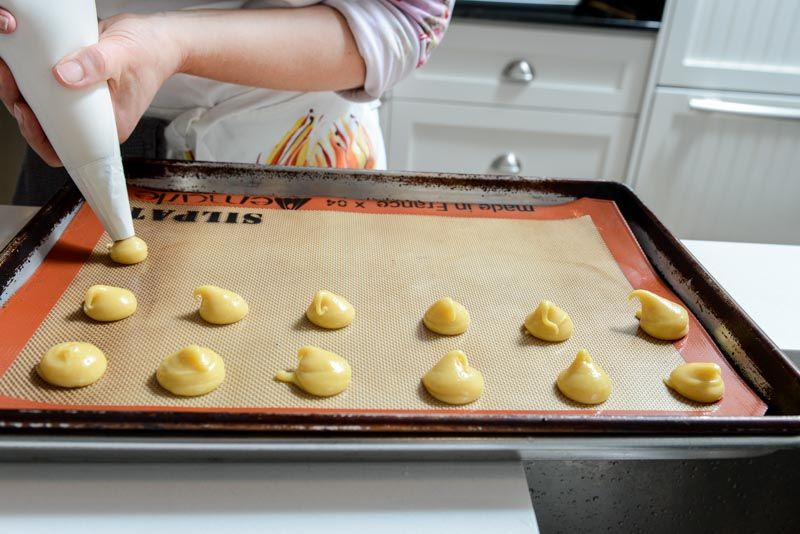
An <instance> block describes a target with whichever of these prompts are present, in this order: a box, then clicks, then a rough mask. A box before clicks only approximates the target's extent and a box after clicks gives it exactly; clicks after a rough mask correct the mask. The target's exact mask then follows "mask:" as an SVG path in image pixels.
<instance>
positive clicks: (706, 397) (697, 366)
mask: <svg viewBox="0 0 800 534" xmlns="http://www.w3.org/2000/svg"><path fill="white" fill-rule="evenodd" d="M664 383H665V384H666V385H668V386H669V387H671V388H672V389H674V390H675V391H677V392H678V393H680V394H681V395H683V396H684V397H686V398H687V399H689V400H693V401H695V402H704V403H710V402H717V401H718V400H720V399H721V398H722V396H723V395H724V394H725V383H724V382H723V381H722V373H721V371H720V368H719V365H717V364H716V363H700V362H695V363H685V364H683V365H679V366H678V367H676V368H675V369H674V370H673V371H672V373H670V375H669V378H667V379H665V380H664Z"/></svg>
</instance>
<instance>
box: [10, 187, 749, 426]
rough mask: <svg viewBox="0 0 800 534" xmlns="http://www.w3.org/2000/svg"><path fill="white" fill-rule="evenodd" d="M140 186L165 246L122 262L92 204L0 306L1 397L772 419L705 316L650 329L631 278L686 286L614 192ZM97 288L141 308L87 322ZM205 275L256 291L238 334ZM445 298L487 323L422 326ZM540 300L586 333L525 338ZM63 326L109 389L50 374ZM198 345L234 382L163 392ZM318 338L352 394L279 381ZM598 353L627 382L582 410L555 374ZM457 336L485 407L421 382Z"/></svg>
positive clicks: (142, 211)
mask: <svg viewBox="0 0 800 534" xmlns="http://www.w3.org/2000/svg"><path fill="white" fill-rule="evenodd" d="M131 197H132V205H133V208H134V216H135V218H136V219H137V220H136V225H137V232H138V233H139V235H141V236H142V237H143V238H144V239H145V240H146V241H147V242H148V243H149V244H150V247H151V256H150V258H149V259H148V260H147V261H146V262H145V263H143V264H139V265H136V266H130V267H119V266H114V265H113V264H110V263H109V262H108V260H107V258H106V253H105V247H106V244H107V242H108V240H107V237H106V236H102V229H101V228H100V227H99V225H98V223H97V221H96V219H95V218H94V216H93V215H92V213H91V211H89V210H88V209H87V208H85V207H84V208H82V210H81V212H80V213H79V214H78V216H77V217H76V219H75V220H74V221H73V223H72V224H71V225H70V228H69V229H68V231H67V232H66V233H65V235H64V236H63V237H62V239H61V241H60V243H59V244H58V245H57V247H56V248H55V249H54V250H53V252H52V253H51V255H50V257H48V260H47V261H46V262H45V264H44V265H43V266H42V267H41V268H40V269H39V271H38V272H37V273H36V275H34V277H33V278H32V279H31V281H30V282H29V283H28V284H26V286H24V287H23V288H22V290H20V291H19V292H18V293H17V295H15V297H13V298H12V299H11V301H9V303H8V305H7V306H6V307H5V308H4V309H3V310H2V311H0V314H2V315H0V321H2V324H7V322H6V320H10V321H11V322H12V323H13V322H15V320H16V323H17V325H16V326H17V327H16V328H14V336H11V337H9V339H8V340H4V341H3V346H2V353H0V354H1V355H2V359H0V366H2V369H3V370H5V373H4V374H3V376H2V378H0V394H2V395H3V398H2V399H1V400H0V403H1V404H0V406H3V407H22V406H38V407H65V408H66V407H69V408H75V407H80V408H97V407H103V408H117V409H138V408H155V409H166V410H173V409H188V410H200V411H208V410H215V411H238V410H243V411H257V410H265V411H299V412H303V413H306V412H317V411H319V412H325V411H340V412H345V413H363V412H374V411H378V412H421V413H425V412H437V411H449V410H454V411H468V412H480V413H497V414H525V413H587V412H588V413H606V414H704V415H760V414H763V413H764V410H765V406H764V404H763V403H762V402H761V401H760V400H759V399H758V397H757V396H756V395H755V394H754V393H753V392H752V391H750V390H749V388H748V387H747V386H746V385H745V384H744V382H743V381H741V379H739V377H738V376H736V375H735V373H734V372H733V371H732V369H731V368H730V367H729V366H728V364H727V362H726V361H725V360H724V358H722V356H721V355H720V354H719V352H718V350H717V349H716V347H715V345H714V344H713V343H712V342H711V340H710V339H709V337H708V336H707V334H706V333H705V332H704V331H703V330H702V328H701V327H700V325H699V324H698V323H697V321H696V320H694V318H692V325H691V326H692V328H691V331H690V332H691V333H690V335H689V336H688V337H687V338H686V339H684V340H682V341H679V342H677V343H675V344H672V343H664V342H657V341H655V340H653V339H652V338H649V337H647V336H646V335H645V334H642V333H641V332H639V331H638V329H637V321H636V320H635V318H634V317H633V311H634V310H635V305H634V304H633V303H628V302H627V300H626V297H627V294H628V292H629V291H630V290H631V289H632V287H644V288H647V289H651V290H653V291H656V292H658V293H660V294H662V295H665V296H668V297H670V298H673V299H675V298H676V297H674V295H672V294H671V293H670V292H669V291H668V290H667V289H666V287H665V286H664V285H663V284H662V283H661V282H660V281H658V279H657V278H656V276H655V274H654V273H653V271H652V269H651V268H650V266H649V264H648V263H647V261H646V259H645V258H644V255H643V254H642V252H641V250H640V249H639V248H638V246H637V245H636V242H635V240H634V239H633V237H632V236H631V234H630V231H629V230H628V228H627V226H626V225H625V223H624V221H623V220H622V217H621V216H620V215H619V212H618V211H617V210H616V207H615V205H614V204H613V202H610V201H600V200H591V199H581V200H578V201H575V202H572V203H569V204H566V205H562V206H548V207H541V208H536V209H535V210H534V209H533V208H532V207H531V206H517V205H504V206H501V205H493V204H467V203H460V204H456V203H451V204H447V203H437V202H419V201H413V202H412V201H408V202H403V201H361V200H359V201H355V200H347V199H331V198H312V199H276V198H274V197H261V196H240V195H220V194H216V195H203V194H175V193H166V192H156V191H149V190H145V189H133V190H131ZM72 277H74V279H73V278H72ZM95 283H107V284H112V285H120V286H123V287H128V288H129V289H131V290H133V291H134V292H135V293H136V294H137V297H138V298H139V303H140V304H139V306H140V307H139V311H138V312H137V314H135V315H134V316H133V317H131V318H129V319H126V320H124V321H121V322H117V323H111V324H99V323H94V322H91V321H90V320H88V319H87V318H85V317H84V316H83V314H82V312H81V311H80V306H81V301H82V297H83V292H84V291H85V289H86V287H88V286H89V285H92V284H95ZM206 283H212V284H216V285H220V286H223V287H226V288H229V289H232V290H235V291H237V292H239V293H240V294H242V295H244V296H245V298H246V299H247V300H248V302H249V303H250V306H251V313H250V315H249V316H248V317H247V318H245V320H243V321H242V322H240V323H237V324H235V325H230V326H225V327H211V326H209V325H206V324H204V323H203V322H202V321H201V320H199V318H198V317H197V316H196V312H195V310H196V303H194V302H193V301H192V298H191V293H192V289H193V288H194V287H195V286H197V285H201V284H206ZM318 288H325V289H329V290H332V291H335V292H338V293H341V294H343V295H346V296H347V297H348V299H350V300H351V302H353V304H354V305H355V306H356V309H357V318H356V321H355V322H354V324H353V325H352V326H350V327H348V328H346V329H344V330H341V331H334V332H330V331H323V330H320V329H317V328H316V327H314V326H313V325H311V324H310V323H308V322H307V321H306V320H305V319H304V318H303V312H304V310H305V308H306V306H307V305H308V302H309V301H310V299H311V296H312V295H313V292H314V291H315V290H316V289H318ZM445 295H450V296H452V297H454V298H456V299H457V300H459V301H461V302H462V303H463V304H465V305H466V306H467V308H468V309H469V310H470V312H471V314H472V316H473V324H472V326H471V327H470V330H469V331H468V332H467V333H466V334H464V335H462V336H458V337H456V338H442V337H439V336H436V335H434V334H431V333H429V332H427V331H426V330H425V329H424V327H423V326H421V322H420V319H421V316H422V313H424V310H425V308H426V306H427V305H428V304H429V303H430V302H432V301H433V300H435V299H437V298H439V297H441V296H445ZM59 296H60V298H59ZM542 298H548V299H550V300H553V301H554V302H556V303H557V304H559V305H560V306H562V307H563V308H564V309H566V310H567V311H569V312H570V314H571V315H572V317H573V320H574V321H575V324H576V332H575V334H574V335H573V337H572V338H571V339H570V340H569V341H567V342H565V343H562V344H548V343H544V342H537V341H536V340H534V339H533V338H531V337H530V336H528V335H527V334H525V333H524V332H523V331H522V329H521V325H522V320H523V319H524V317H525V315H527V313H529V312H530V311H531V310H532V309H533V308H535V306H536V304H537V303H538V300H539V299H542ZM51 306H52V309H50V307H51ZM48 311H49V313H47V312H48ZM44 314H47V316H46V317H44V319H43V321H42V318H43V315H44ZM40 322H41V325H40V326H38V328H36V326H37V325H39V323H40ZM66 339H81V340H84V341H90V342H93V343H95V344H97V345H98V346H100V347H101V348H102V349H103V350H104V351H105V352H106V354H107V356H108V357H109V371H108V373H107V375H106V376H105V377H104V378H103V379H102V380H101V381H100V382H98V383H97V384H95V385H92V386H90V387H87V388H82V389H79V390H61V389H57V388H50V387H48V386H46V385H45V384H43V383H42V382H41V381H40V380H39V379H38V378H37V377H36V376H35V373H34V372H33V366H34V365H35V363H36V361H38V359H39V357H40V355H41V354H42V353H43V352H44V351H45V350H46V349H47V348H49V346H51V345H53V344H55V343H58V342H61V341H64V340H66ZM189 343H199V344H204V345H207V346H209V347H211V348H213V349H214V350H216V351H217V352H219V353H220V354H221V355H222V356H223V358H224V359H225V361H226V367H227V370H228V379H227V380H226V382H225V383H224V384H223V386H222V387H220V388H219V389H218V390H217V391H215V392H213V393H211V394H209V395H206V396H203V397H198V398H193V399H181V398H176V397H173V396H171V395H169V394H167V393H165V392H164V391H162V390H161V389H160V388H159V387H158V386H157V384H156V383H155V381H154V378H153V372H154V370H155V369H156V367H157V366H158V362H159V361H160V360H161V358H163V356H165V355H166V354H168V353H169V352H172V351H174V350H177V349H178V348H180V347H181V346H183V345H186V344H189ZM304 344H317V345H320V346H322V347H324V348H327V349H329V350H333V351H335V352H338V353H340V354H341V355H343V356H344V357H346V358H347V359H348V360H349V361H350V362H351V364H352V365H353V369H354V380H353V384H352V385H351V387H350V388H349V389H348V390H347V391H346V392H345V393H343V394H342V395H339V396H336V397H332V398H328V399H316V398H312V397H310V396H308V395H305V394H303V393H302V392H299V391H298V390H297V389H295V388H292V387H289V386H287V385H286V384H281V383H278V382H275V381H274V380H273V378H272V377H273V376H274V373H275V371H277V370H278V369H282V368H290V367H292V366H293V364H294V363H295V356H294V354H295V352H296V350H297V348H299V347H300V346H301V345H304ZM584 346H585V347H586V348H588V349H589V350H590V352H591V353H592V354H593V356H594V357H595V359H596V360H597V361H598V362H599V363H600V364H601V365H602V366H603V367H604V368H605V369H606V371H607V372H608V373H609V374H610V375H611V377H612V380H613V381H614V386H615V390H614V393H613V394H612V396H611V398H610V399H609V400H608V401H607V402H606V403H604V404H603V405H601V406H599V407H589V408H587V407H582V406H579V405H576V404H573V403H570V402H569V401H568V400H567V399H565V398H564V397H562V396H560V394H558V392H557V390H556V389H555V388H554V386H553V382H554V379H555V376H556V375H557V374H558V372H559V371H560V370H561V369H562V368H563V367H565V366H566V365H568V364H569V362H570V361H571V360H572V358H573V357H574V355H575V353H576V352H577V349H578V348H580V347H584ZM456 348H458V349H462V350H464V351H465V352H466V353H467V355H468V357H469V358H470V361H471V363H472V364H473V365H474V366H475V367H477V368H479V369H481V371H482V372H483V373H484V377H485V379H486V384H487V390H486V393H485V394H484V396H483V397H482V398H481V399H480V400H479V401H477V402H476V403H473V404H471V405H469V406H466V407H462V408H455V407H449V406H446V405H442V404H440V403H438V402H437V401H435V400H434V399H432V398H431V397H429V396H428V395H427V393H426V392H425V391H424V389H422V388H421V386H420V385H419V378H420V376H421V375H422V374H424V372H425V371H426V370H427V369H428V368H430V367H431V366H432V365H433V364H434V363H435V362H436V361H437V360H438V358H439V357H441V355H443V354H444V353H445V352H446V351H448V350H452V349H456ZM684 360H685V361H698V360H703V361H716V362H717V363H719V364H720V365H721V366H722V367H723V373H724V378H725V381H726V386H727V392H726V396H725V399H724V400H723V401H722V402H721V403H719V404H717V405H712V406H701V405H695V404H692V403H687V402H686V401H685V400H683V399H681V398H679V397H677V396H675V395H673V394H672V393H671V392H670V390H668V389H667V388H666V387H665V386H664V385H663V383H662V382H661V378H662V377H664V376H666V375H668V374H669V371H670V370H671V369H672V368H673V367H674V366H676V365H678V364H680V363H682V362H683V361H684Z"/></svg>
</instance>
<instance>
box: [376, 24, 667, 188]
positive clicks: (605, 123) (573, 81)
mask: <svg viewBox="0 0 800 534" xmlns="http://www.w3.org/2000/svg"><path fill="white" fill-rule="evenodd" d="M654 41H655V37H654V34H653V33H651V32H645V31H635V30H625V31H620V30H613V29H597V28H578V27H569V26H562V27H552V26H547V25H542V24H518V23H510V22H503V23H499V22H488V21H482V22H466V21H463V20H455V21H453V23H452V24H451V27H450V29H449V30H448V32H447V35H446V38H445V39H444V41H443V42H442V44H441V45H440V46H439V48H437V50H436V51H435V52H434V54H433V55H432V56H431V59H430V61H429V63H428V64H427V65H425V67H424V68H422V69H418V70H417V71H415V72H414V73H413V74H412V75H410V76H409V78H408V79H407V80H405V81H403V82H401V83H400V84H398V86H397V87H396V88H395V89H394V91H393V92H392V94H391V96H390V97H388V98H387V100H386V101H385V102H384V110H383V113H384V123H383V124H384V125H385V126H386V130H385V131H386V132H387V136H386V137H387V152H388V165H389V168H390V169H396V170H412V171H441V172H464V173H487V172H488V173H497V174H518V175H525V176H550V177H561V178H586V179H608V180H617V181H622V180H623V179H624V177H625V173H626V169H627V162H628V159H629V154H630V145H631V143H632V140H633V133H634V130H635V128H636V120H637V116H638V113H639V108H640V105H641V101H642V93H643V90H644V85H645V80H646V76H647V72H648V70H649V65H650V58H651V55H652V51H653V45H654Z"/></svg>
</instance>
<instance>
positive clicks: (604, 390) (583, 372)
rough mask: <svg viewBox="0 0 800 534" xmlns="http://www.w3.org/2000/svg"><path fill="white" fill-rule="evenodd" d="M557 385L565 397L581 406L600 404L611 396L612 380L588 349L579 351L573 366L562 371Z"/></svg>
mask: <svg viewBox="0 0 800 534" xmlns="http://www.w3.org/2000/svg"><path fill="white" fill-rule="evenodd" d="M556 385H557V386H558V389H559V390H560V391H561V393H563V394H564V396H565V397H568V398H570V399H572V400H574V401H575V402H580V403H581V404H600V403H602V402H605V401H606V399H608V396H609V395H611V379H610V378H609V377H608V375H607V374H606V372H605V371H603V369H602V368H601V367H600V366H599V365H597V364H596V363H594V361H592V357H591V356H589V353H588V352H587V351H586V349H581V350H580V351H578V355H577V356H576V357H575V360H574V361H573V362H572V364H571V365H570V366H569V367H567V368H566V369H564V370H563V371H561V373H560V374H559V375H558V380H556Z"/></svg>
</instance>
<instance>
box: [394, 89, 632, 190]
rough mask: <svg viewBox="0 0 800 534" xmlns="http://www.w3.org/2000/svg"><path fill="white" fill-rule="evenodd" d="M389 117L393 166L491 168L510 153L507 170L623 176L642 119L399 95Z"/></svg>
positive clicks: (440, 169)
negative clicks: (409, 98) (420, 99)
mask: <svg viewBox="0 0 800 534" xmlns="http://www.w3.org/2000/svg"><path fill="white" fill-rule="evenodd" d="M390 124H391V127H390V129H391V134H390V138H391V145H390V147H389V168H391V169H395V170H413V171H436V172H461V173H491V172H498V171H499V170H500V169H501V168H500V167H498V168H495V169H493V168H492V164H493V162H495V161H498V162H499V163H502V162H503V161H504V160H505V161H507V160H508V159H509V158H511V160H512V162H513V161H514V160H515V161H516V163H517V164H518V166H519V170H518V172H507V173H508V174H519V175H523V176H549V177H561V178H585V179H607V180H617V181H622V179H623V177H624V175H625V168H626V165H627V159H628V152H629V149H630V144H631V139H632V136H633V130H634V127H635V124H636V120H635V119H634V118H631V117H626V116H614V115H602V114H591V113H578V112H575V113H568V112H556V111H534V110H518V109H509V108H499V107H498V108H492V107H486V106H463V105H453V104H444V103H428V102H407V101H403V100H398V99H395V100H393V101H392V110H391V122H390ZM511 155H513V156H511ZM499 163H498V165H499ZM513 170H515V169H507V171H513Z"/></svg>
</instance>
